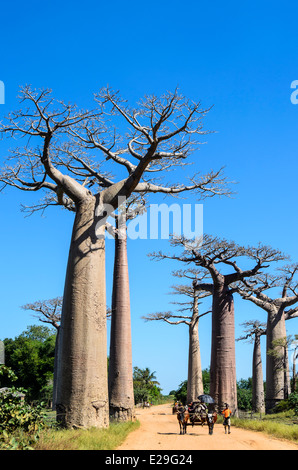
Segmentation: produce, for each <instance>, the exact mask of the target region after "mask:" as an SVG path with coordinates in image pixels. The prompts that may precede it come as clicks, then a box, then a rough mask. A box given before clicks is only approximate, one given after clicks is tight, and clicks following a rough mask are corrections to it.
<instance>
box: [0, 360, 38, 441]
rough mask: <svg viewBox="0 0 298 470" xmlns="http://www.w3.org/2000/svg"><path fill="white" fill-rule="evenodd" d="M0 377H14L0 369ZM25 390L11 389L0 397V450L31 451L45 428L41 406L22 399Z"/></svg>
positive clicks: (10, 372) (11, 372) (5, 369)
mask: <svg viewBox="0 0 298 470" xmlns="http://www.w3.org/2000/svg"><path fill="white" fill-rule="evenodd" d="M0 375H7V377H9V378H10V379H11V380H16V376H15V374H14V372H13V371H11V369H9V368H8V367H5V366H1V367H0ZM23 392H25V390H23V389H19V388H15V387H11V388H7V389H5V390H3V391H2V393H1V395H0V448H2V449H22V450H25V449H31V448H32V447H31V445H32V444H33V443H35V442H36V441H37V440H38V437H39V433H40V431H41V429H42V428H43V427H44V426H45V421H44V415H43V412H42V405H37V406H34V407H33V406H31V405H29V404H27V403H25V402H24V401H22V397H23V395H24V393H23Z"/></svg>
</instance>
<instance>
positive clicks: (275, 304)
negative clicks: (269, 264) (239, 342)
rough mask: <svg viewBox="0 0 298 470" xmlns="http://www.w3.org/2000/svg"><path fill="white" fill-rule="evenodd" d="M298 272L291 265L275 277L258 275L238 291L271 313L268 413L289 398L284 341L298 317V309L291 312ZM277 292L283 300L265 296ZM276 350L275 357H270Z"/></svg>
mask: <svg viewBox="0 0 298 470" xmlns="http://www.w3.org/2000/svg"><path fill="white" fill-rule="evenodd" d="M297 271H298V265H297V264H292V265H287V266H285V267H283V268H281V269H279V273H278V274H277V275H275V276H273V275H272V274H271V275H270V274H262V275H257V276H254V277H253V278H251V279H250V280H249V281H248V280H247V279H246V280H242V282H241V283H239V285H238V287H236V289H237V292H239V294H240V295H241V297H242V298H243V299H244V300H249V301H251V302H253V303H254V304H255V305H258V306H259V307H261V308H262V309H263V310H265V311H266V313H267V328H266V350H267V360H266V400H265V403H266V411H269V410H271V409H272V408H274V406H275V405H276V404H277V403H278V402H279V401H280V400H283V399H285V398H287V390H288V389H289V385H288V372H287V371H288V364H285V362H287V361H286V360H285V354H286V351H285V350H286V349H287V348H286V346H285V344H282V343H281V342H280V341H284V340H285V338H286V336H287V334H286V324H285V321H286V320H289V319H291V318H296V317H297V316H298V306H296V307H294V308H289V307H292V306H293V305H295V304H296V303H297V302H298V281H297V280H295V277H296V275H297ZM274 288H280V289H281V296H277V297H274V294H273V295H272V294H271V295H270V294H268V293H265V291H268V290H270V289H273V292H274ZM286 309H287V310H286ZM272 350H274V354H272V353H270V354H268V352H270V351H272ZM285 377H286V378H285Z"/></svg>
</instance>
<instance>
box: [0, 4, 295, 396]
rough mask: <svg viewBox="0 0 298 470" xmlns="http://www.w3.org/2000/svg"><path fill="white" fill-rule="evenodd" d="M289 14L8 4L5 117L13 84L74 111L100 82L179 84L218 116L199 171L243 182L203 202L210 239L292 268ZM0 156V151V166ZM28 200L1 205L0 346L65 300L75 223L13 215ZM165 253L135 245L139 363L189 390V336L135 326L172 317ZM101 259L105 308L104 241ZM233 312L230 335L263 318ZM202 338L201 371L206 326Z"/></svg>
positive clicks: (206, 351)
mask: <svg viewBox="0 0 298 470" xmlns="http://www.w3.org/2000/svg"><path fill="white" fill-rule="evenodd" d="M295 7H296V4H295V2H293V1H284V2H269V1H262V2H257V1H250V2H241V3H240V2H236V1H226V2H219V1H213V2H206V1H204V2H203V1H184V2H180V1H158V2H157V1H156V0H153V1H151V2H147V3H145V2H143V3H141V2H137V1H127V2H122V1H118V0H117V1H110V2H102V1H93V0H92V1H85V2H83V3H82V2H78V1H72V2H69V1H65V2H57V1H56V0H54V1H44V2H42V4H41V3H40V2H37V1H29V2H26V3H24V2H21V1H19V0H17V1H12V2H9V3H8V2H6V4H5V5H3V6H2V7H1V30H0V39H1V60H0V80H2V81H3V82H4V84H5V104H4V105H0V119H1V118H2V117H3V116H4V115H6V114H7V113H8V112H9V111H10V110H11V109H14V108H16V107H18V104H17V101H16V96H17V94H18V87H19V86H20V85H25V84H32V86H34V87H40V88H41V87H49V88H52V89H53V92H54V94H55V96H56V97H57V98H60V99H64V100H65V101H71V102H77V103H78V105H79V106H82V107H88V106H90V107H91V106H92V94H93V93H94V92H96V91H98V90H99V89H100V88H101V87H103V86H106V85H107V84H109V85H110V87H111V88H113V89H119V90H120V92H121V95H122V96H123V97H124V98H126V99H127V100H129V102H130V103H131V104H132V105H134V104H135V102H136V101H138V100H139V99H140V98H142V97H143V96H144V95H145V94H151V93H154V94H161V93H163V92H165V91H166V90H174V89H175V88H176V86H179V88H180V92H181V93H182V94H184V95H185V96H187V97H189V98H191V99H193V100H201V102H202V106H205V107H209V106H211V105H213V108H212V111H211V112H210V113H209V114H208V116H207V118H206V121H205V122H206V128H208V129H211V130H214V131H216V133H214V134H210V135H209V136H208V137H207V141H208V143H207V145H204V146H202V147H201V149H200V150H199V156H198V164H197V167H196V168H197V169H200V170H201V171H202V172H205V171H208V170H210V169H211V168H213V169H217V168H220V167H221V166H225V173H226V175H227V177H228V178H229V179H230V180H234V181H237V182H238V184H237V186H236V190H237V194H236V195H235V196H234V198H233V199H226V198H220V199H219V198H216V199H215V198H213V199H209V200H206V201H204V203H203V204H204V231H205V232H206V233H210V234H214V235H218V236H220V237H225V238H228V239H233V240H235V241H236V242H239V243H244V244H255V243H257V242H258V241H262V242H263V243H265V244H269V245H272V246H273V247H275V248H279V249H281V250H282V251H285V252H286V253H288V254H289V255H290V256H291V257H292V259H293V261H298V248H297V228H298V208H297V189H296V188H297V169H298V165H297V149H298V145H297V128H298V105H294V104H292V103H291V100H290V96H291V93H292V91H293V90H292V89H291V88H290V85H291V82H292V81H293V80H296V79H298V66H297V63H298V61H297V59H298V47H297V44H298V41H297V40H298V31H297V24H296V17H295V11H296V8H295ZM5 156H6V143H5V142H3V141H1V142H0V160H1V164H2V161H3V159H4V157H5ZM174 176H176V175H174ZM178 180H179V176H178ZM32 197H33V196H32V195H27V194H25V193H23V192H22V193H21V192H18V191H17V190H6V191H5V193H2V194H1V195H0V210H1V216H2V219H1V220H2V230H1V232H0V243H1V247H2V256H1V270H0V277H1V279H0V285H1V304H0V339H3V338H6V337H15V336H16V335H18V334H20V333H21V332H22V331H24V330H25V329H26V327H27V326H28V325H30V324H33V323H34V322H35V321H36V320H35V319H34V318H33V317H32V316H31V315H30V313H29V312H24V311H22V310H21V309H20V306H21V305H24V304H26V303H28V302H33V301H35V300H38V299H48V298H52V297H55V296H57V295H61V294H62V292H63V283H64V275H65V269H66V262H67V252H68V244H69V240H70V234H71V226H72V215H71V214H67V213H65V212H63V211H62V210H60V209H52V210H51V209H50V210H49V211H48V212H47V213H46V214H45V216H44V217H43V218H41V217H40V215H34V216H32V217H29V218H24V215H23V214H22V213H21V212H20V204H21V203H23V204H30V202H31V201H32V200H33V199H32ZM156 201H158V199H154V198H152V201H151V202H156ZM172 202H173V201H172ZM185 202H189V203H195V202H196V200H195V198H194V197H193V196H189V197H188V199H187V201H185ZM168 248H169V245H168V242H167V241H159V240H157V241H150V240H136V241H130V243H129V261H130V283H131V305H132V307H131V310H132V335H133V363H134V365H136V366H138V367H149V368H150V369H151V370H152V371H156V375H157V378H158V380H159V381H160V383H161V385H162V387H163V389H164V392H165V393H167V392H168V391H169V390H171V389H173V388H177V387H178V385H179V383H180V382H181V381H182V380H185V379H186V376H187V347H188V346H187V342H188V335H187V328H185V327H183V326H178V327H173V326H169V325H166V324H161V323H155V324H154V323H144V321H143V320H142V319H141V316H142V315H146V314H148V313H150V312H155V311H160V310H168V309H169V307H170V305H169V301H170V300H171V299H170V297H169V296H168V295H167V293H168V292H169V291H170V286H171V285H172V284H173V279H172V278H171V275H170V272H171V269H172V267H173V268H176V265H175V266H173V265H172V264H171V263H167V262H164V263H156V262H154V261H151V260H149V258H148V257H147V253H148V252H150V251H153V250H157V249H164V250H167V249H168ZM107 258H108V259H109V260H110V261H109V262H108V263H107V296H108V299H109V296H110V292H111V281H112V264H113V261H112V260H113V243H112V241H108V242H107ZM235 305H236V336H240V335H241V333H242V329H241V327H240V326H239V325H240V323H242V322H243V321H245V320H247V319H248V318H259V319H260V320H262V321H265V319H266V317H265V313H264V312H263V311H261V310H258V309H257V308H255V307H254V306H253V305H252V304H251V303H248V302H244V301H241V299H239V298H235ZM208 306H209V305H208V302H207V304H206V308H207V307H208ZM203 308H205V306H202V309H203ZM297 323H298V320H292V321H291V322H287V328H288V333H289V334H294V333H297ZM200 341H201V349H202V364H203V367H208V366H209V362H210V319H208V318H207V317H204V318H203V319H202V321H201V325H200ZM251 355H252V346H251V345H247V344H243V343H237V344H236V360H237V377H238V379H240V378H247V377H249V376H251ZM264 361H265V356H264Z"/></svg>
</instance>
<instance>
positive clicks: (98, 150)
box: [0, 87, 230, 427]
mask: <svg viewBox="0 0 298 470" xmlns="http://www.w3.org/2000/svg"><path fill="white" fill-rule="evenodd" d="M94 99H95V107H94V109H93V110H91V111H88V110H81V109H79V108H78V107H77V106H76V105H71V104H66V103H64V102H62V101H59V100H56V99H54V98H53V97H52V94H51V91H50V90H31V88H30V87H25V88H22V89H21V96H20V102H21V105H22V108H21V109H20V110H17V111H13V112H11V113H10V114H9V115H8V117H7V119H6V121H5V123H4V124H2V125H1V127H0V133H1V135H2V136H8V137H10V138H11V139H12V140H13V142H15V141H17V142H19V141H20V139H21V138H23V139H22V143H24V145H23V147H14V148H13V149H12V150H11V152H10V157H9V158H8V160H7V163H6V166H5V167H4V168H3V169H2V171H1V173H0V182H2V188H5V187H6V186H13V187H15V188H17V189H20V190H23V191H31V192H37V191H40V190H42V191H43V192H44V193H45V194H44V197H43V199H42V200H41V201H39V202H37V204H36V205H34V206H33V207H31V208H28V209H29V210H31V211H35V210H38V209H44V208H46V207H48V206H50V205H61V206H63V207H65V208H66V209H69V210H73V211H75V219H74V226H73V232H72V238H71V244H70V251H69V258H68V265H67V272H66V280H65V288H64V294H63V307H62V315H61V326H60V329H59V346H58V350H59V357H58V366H57V375H58V379H57V382H58V385H57V406H56V409H57V417H58V419H59V420H60V421H61V422H62V423H63V424H64V425H65V426H68V427H90V426H97V427H98V426H100V427H102V426H107V425H108V391H107V371H106V342H107V341H106V292H105V243H104V230H105V226H104V225H105V221H106V218H107V213H109V212H111V211H113V210H115V209H117V207H118V205H119V203H120V202H123V198H124V199H125V198H128V197H129V196H130V195H131V194H132V193H133V192H139V193H151V192H153V193H156V192H160V193H164V194H178V193H181V192H184V191H195V192H197V193H198V196H199V197H200V198H203V197H206V196H214V195H222V194H229V192H230V191H229V189H228V185H227V181H226V179H225V177H224V176H223V173H222V170H221V169H219V170H215V171H213V170H210V172H209V173H208V174H206V175H200V174H193V172H192V173H191V175H190V176H189V179H188V180H187V181H186V182H185V183H184V184H183V183H181V177H179V178H178V181H179V182H177V183H173V184H172V183H171V184H169V185H166V184H164V183H163V180H164V179H165V174H164V173H165V172H166V174H167V172H168V171H169V170H170V169H176V168H181V167H183V166H185V164H186V163H189V156H190V154H191V153H193V151H194V150H196V149H197V148H198V146H199V145H200V138H201V136H203V135H205V134H206V132H207V131H205V130H204V129H203V118H204V117H205V115H206V113H207V112H208V109H202V108H201V105H200V103H194V102H191V101H189V100H187V99H186V98H185V97H183V96H181V95H179V94H178V91H177V90H176V91H175V92H174V93H170V92H169V93H166V94H164V95H163V96H161V97H160V98H158V97H155V96H150V97H148V96H147V97H145V98H144V99H143V100H142V101H140V102H139V104H138V107H137V108H134V109H133V108H130V107H128V105H127V103H126V102H125V101H124V100H123V99H121V97H120V96H119V94H118V93H114V92H112V91H111V90H109V89H108V88H105V89H102V90H101V91H100V92H99V93H97V94H95V95H94ZM120 121H121V124H120V123H119V122H120ZM119 126H120V128H121V129H122V131H119ZM121 126H122V127H121ZM115 169H116V170H117V171H116V173H117V176H116V177H115V176H114V174H113V173H114V170H115ZM122 170H124V176H123V174H122ZM156 175H157V176H158V177H159V178H158V184H157V180H156ZM160 177H161V178H160ZM119 200H121V201H119Z"/></svg>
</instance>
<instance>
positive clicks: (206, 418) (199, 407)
mask: <svg viewBox="0 0 298 470" xmlns="http://www.w3.org/2000/svg"><path fill="white" fill-rule="evenodd" d="M188 413H189V423H187V424H188V426H195V425H200V426H204V424H207V426H208V428H209V434H210V435H211V434H213V427H214V424H215V423H216V421H217V414H216V413H215V411H208V408H207V406H206V405H205V404H204V403H200V402H194V403H192V406H191V407H189V408H188Z"/></svg>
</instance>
